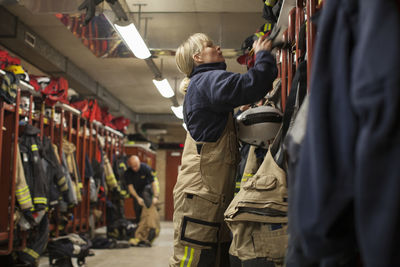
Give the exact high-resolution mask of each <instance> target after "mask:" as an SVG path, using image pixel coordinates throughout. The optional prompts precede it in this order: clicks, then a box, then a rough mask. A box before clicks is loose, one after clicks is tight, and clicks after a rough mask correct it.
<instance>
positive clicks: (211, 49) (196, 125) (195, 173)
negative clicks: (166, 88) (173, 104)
mask: <svg viewBox="0 0 400 267" xmlns="http://www.w3.org/2000/svg"><path fill="white" fill-rule="evenodd" d="M254 49H255V53H256V55H257V57H256V63H255V66H254V68H252V69H250V70H249V71H248V72H247V73H245V74H239V73H232V72H227V71H226V64H225V59H224V57H223V56H222V52H221V49H220V47H219V46H217V45H215V44H213V42H212V41H211V40H210V38H209V37H208V36H206V35H205V34H201V33H196V34H194V35H192V36H190V37H189V39H188V40H187V41H185V42H184V43H183V44H182V45H181V46H180V47H179V48H178V50H177V53H176V63H177V66H178V68H179V70H180V71H181V72H182V73H184V74H185V75H186V76H187V77H186V78H185V79H184V80H183V82H182V84H181V91H183V92H186V95H185V100H184V108H183V113H184V121H185V123H186V126H187V129H188V133H187V135H186V141H185V146H184V150H183V155H182V165H181V169H180V172H179V175H178V179H177V183H176V185H175V188H174V218H173V221H174V253H173V256H172V257H171V259H170V266H192V267H193V266H208V267H209V266H229V253H228V249H229V245H230V241H231V238H230V233H229V230H228V228H227V226H226V224H225V223H224V216H223V215H224V211H225V209H226V208H227V207H228V205H229V203H230V201H231V199H232V198H233V193H234V188H235V174H236V169H237V163H238V144H237V138H236V132H235V127H234V122H233V118H232V114H233V109H234V108H235V107H238V106H240V105H244V104H247V103H252V102H255V101H257V100H258V99H261V98H262V97H264V96H265V95H266V93H267V92H268V91H269V90H270V89H271V88H272V82H273V80H274V79H275V77H276V75H277V69H276V63H275V59H274V57H273V56H272V55H271V54H270V53H269V50H270V49H271V42H270V41H268V40H257V41H255V43H254Z"/></svg>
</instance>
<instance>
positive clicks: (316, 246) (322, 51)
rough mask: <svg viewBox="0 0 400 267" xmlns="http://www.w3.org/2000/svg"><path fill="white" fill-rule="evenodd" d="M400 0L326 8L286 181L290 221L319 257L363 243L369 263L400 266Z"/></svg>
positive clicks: (307, 249) (334, 1)
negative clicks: (300, 138)
mask: <svg viewBox="0 0 400 267" xmlns="http://www.w3.org/2000/svg"><path fill="white" fill-rule="evenodd" d="M398 2H399V1H395V0H387V1H381V0H369V1H365V0H328V1H325V3H324V7H323V9H322V17H321V18H320V19H321V20H320V25H319V27H318V34H319V36H318V37H317V42H316V50H315V54H314V55H315V57H314V59H313V64H314V65H313V71H312V75H311V77H312V81H311V88H310V92H311V93H310V106H309V117H308V121H307V130H306V135H305V139H304V143H303V148H302V150H301V151H300V157H299V160H300V161H299V165H298V168H297V170H296V176H295V177H294V179H293V181H291V183H290V184H289V187H292V190H291V192H293V193H294V194H292V195H290V196H289V202H290V206H291V208H290V213H289V215H290V217H289V222H290V225H291V229H292V230H293V231H295V234H296V235H297V236H298V238H299V244H300V246H301V247H300V248H301V250H303V252H304V254H305V256H306V257H307V258H309V259H311V260H314V261H320V260H321V259H323V258H329V257H332V256H335V255H341V254H342V255H343V254H346V253H350V252H352V251H354V250H355V248H356V247H357V245H358V247H359V250H360V254H361V257H362V261H363V263H364V266H400V253H399V252H400V194H399V188H400V172H399V167H398V165H399V163H398V162H399V157H400V123H399V111H400V75H399V73H400V49H399V47H400V12H399V3H398ZM292 266H299V265H298V264H295V265H292ZM331 266H338V265H331ZM350 266H351V265H350ZM353 266H354V265H353Z"/></svg>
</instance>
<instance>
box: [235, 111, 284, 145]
mask: <svg viewBox="0 0 400 267" xmlns="http://www.w3.org/2000/svg"><path fill="white" fill-rule="evenodd" d="M282 117H283V114H282V112H281V111H280V110H278V109H276V108H274V107H270V106H260V107H255V108H251V109H248V110H246V111H244V112H243V113H242V114H240V115H239V116H238V117H237V118H236V128H237V133H238V138H239V140H240V141H242V142H244V143H247V144H251V145H255V146H260V147H263V148H268V145H269V143H270V142H271V141H273V139H274V138H275V136H276V134H277V133H278V131H279V128H280V127H281V123H282Z"/></svg>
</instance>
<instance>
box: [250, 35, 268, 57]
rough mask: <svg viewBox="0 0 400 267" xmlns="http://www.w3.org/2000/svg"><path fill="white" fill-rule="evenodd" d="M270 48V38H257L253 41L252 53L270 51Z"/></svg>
mask: <svg viewBox="0 0 400 267" xmlns="http://www.w3.org/2000/svg"><path fill="white" fill-rule="evenodd" d="M271 48H272V42H271V40H268V39H267V38H262V37H261V38H258V39H257V40H256V41H254V43H253V49H254V54H257V52H258V51H263V50H266V51H271Z"/></svg>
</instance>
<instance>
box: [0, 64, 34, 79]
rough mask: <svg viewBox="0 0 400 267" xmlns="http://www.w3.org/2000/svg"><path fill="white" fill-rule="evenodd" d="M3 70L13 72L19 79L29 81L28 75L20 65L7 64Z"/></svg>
mask: <svg viewBox="0 0 400 267" xmlns="http://www.w3.org/2000/svg"><path fill="white" fill-rule="evenodd" d="M4 70H5V71H8V72H12V73H14V74H15V76H16V77H18V78H19V79H20V80H21V81H24V82H27V83H29V75H28V73H27V72H26V71H25V70H24V68H22V66H21V65H8V66H7V67H5V68H4Z"/></svg>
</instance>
